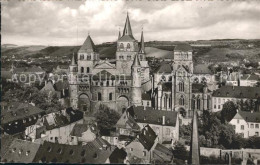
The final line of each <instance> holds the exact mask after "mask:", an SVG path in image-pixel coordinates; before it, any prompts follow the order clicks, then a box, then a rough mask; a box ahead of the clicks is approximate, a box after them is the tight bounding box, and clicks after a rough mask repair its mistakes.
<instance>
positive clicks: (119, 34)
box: [118, 28, 121, 39]
mask: <svg viewBox="0 0 260 165" xmlns="http://www.w3.org/2000/svg"><path fill="white" fill-rule="evenodd" d="M119 38H121V32H120V28H119V33H118V39H119Z"/></svg>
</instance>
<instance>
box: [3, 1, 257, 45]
mask: <svg viewBox="0 0 260 165" xmlns="http://www.w3.org/2000/svg"><path fill="white" fill-rule="evenodd" d="M29 1H30V0H27V1H25V2H4V3H2V14H1V18H2V23H1V26H2V27H1V28H2V44H7V43H10V44H17V45H81V44H82V43H83V42H84V40H85V38H86V37H87V35H88V33H90V35H91V37H92V39H93V40H94V42H95V43H96V44H99V43H102V42H110V41H115V40H116V39H117V36H118V30H119V28H121V31H122V30H123V26H124V23H125V18H126V12H127V11H128V12H129V16H130V21H131V25H132V30H133V33H134V36H135V38H136V39H138V40H139V39H140V32H141V28H142V26H143V28H144V34H145V40H146V41H153V40H161V41H184V40H201V39H223V38H242V39H260V31H259V29H260V1H234V2H227V1H195V0H193V1H191V2H188V1H186V2H184V1H182V2H181V1H179V2H178V1H174V2H173V1H170V0H166V1H161V2H156V1H155V2H152V1H147V0H142V1H125V0H111V1H101V0H87V1H86V0H74V1H73V0H61V1H55V0H53V1H49V2H44V1H40V0H36V2H29Z"/></svg>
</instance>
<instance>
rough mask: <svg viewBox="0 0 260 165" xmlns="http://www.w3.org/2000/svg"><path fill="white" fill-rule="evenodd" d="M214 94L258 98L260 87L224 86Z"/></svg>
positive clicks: (215, 95) (217, 95) (214, 95)
mask: <svg viewBox="0 0 260 165" xmlns="http://www.w3.org/2000/svg"><path fill="white" fill-rule="evenodd" d="M212 96H213V97H233V98H248V99H257V98H258V97H259V96H260V87H247V86H222V87H220V88H219V89H217V90H215V91H214V92H213V94H212Z"/></svg>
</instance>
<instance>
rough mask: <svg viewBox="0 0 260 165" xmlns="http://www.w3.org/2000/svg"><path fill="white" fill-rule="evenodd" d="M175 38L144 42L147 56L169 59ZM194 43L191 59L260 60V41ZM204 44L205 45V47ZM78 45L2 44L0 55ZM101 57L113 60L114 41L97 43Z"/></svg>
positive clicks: (59, 52)
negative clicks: (192, 57) (172, 39)
mask: <svg viewBox="0 0 260 165" xmlns="http://www.w3.org/2000/svg"><path fill="white" fill-rule="evenodd" d="M178 43H180V42H178V41H149V42H146V43H145V46H146V48H145V51H146V53H147V57H155V58H172V56H173V53H172V51H173V50H174V47H175V45H176V44H178ZM187 43H189V44H192V45H196V46H194V47H193V50H194V59H195V60H196V61H197V60H199V61H210V62H217V61H227V60H241V59H244V58H246V59H249V60H258V61H260V40H240V39H224V40H219V39H215V40H200V41H187ZM205 45H206V46H205ZM79 48H80V46H36V45H35V46H34V45H32V46H17V45H14V44H4V45H1V53H2V56H12V55H16V57H20V58H28V57H35V58H40V57H45V56H50V57H51V58H52V57H53V58H54V57H55V58H56V57H67V58H68V57H71V55H72V54H73V53H76V52H77V51H78V50H79ZM97 49H98V51H99V54H100V58H101V59H105V58H108V59H114V58H115V54H116V43H105V44H101V45H97Z"/></svg>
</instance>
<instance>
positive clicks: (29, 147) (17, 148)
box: [2, 139, 40, 163]
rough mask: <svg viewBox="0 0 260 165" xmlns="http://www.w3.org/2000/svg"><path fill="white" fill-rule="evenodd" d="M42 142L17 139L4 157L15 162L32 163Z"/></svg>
mask: <svg viewBox="0 0 260 165" xmlns="http://www.w3.org/2000/svg"><path fill="white" fill-rule="evenodd" d="M39 147H40V144H37V143H33V142H29V141H24V140H21V139H15V140H14V141H12V143H11V145H10V146H9V149H8V151H7V152H6V153H5V155H2V159H3V160H6V161H7V162H14V163H32V162H33V159H34V158H35V155H36V153H37V151H38V149H39Z"/></svg>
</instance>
